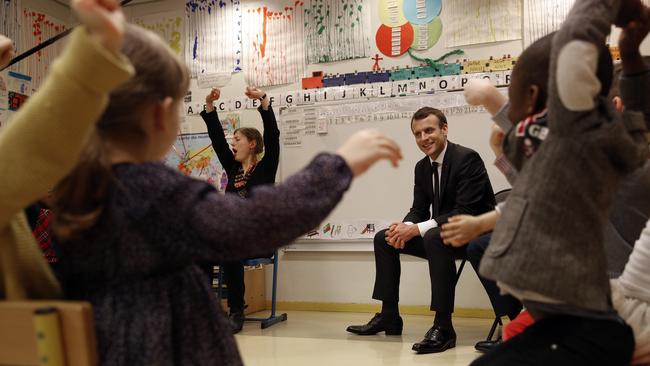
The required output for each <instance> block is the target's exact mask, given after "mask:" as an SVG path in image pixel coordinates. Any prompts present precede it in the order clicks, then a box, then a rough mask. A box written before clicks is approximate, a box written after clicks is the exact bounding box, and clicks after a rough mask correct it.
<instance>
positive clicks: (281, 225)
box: [175, 130, 401, 261]
mask: <svg viewBox="0 0 650 366" xmlns="http://www.w3.org/2000/svg"><path fill="white" fill-rule="evenodd" d="M379 159H388V160H391V161H392V162H393V164H396V163H397V160H399V159H401V154H400V151H399V147H397V145H396V144H395V143H394V142H393V141H392V140H390V139H387V138H386V137H384V136H383V135H382V134H381V133H379V132H378V131H367V130H366V131H360V132H359V133H357V134H355V135H353V136H352V137H351V138H350V139H349V140H348V142H346V144H344V145H343V146H342V147H341V148H340V149H339V150H338V155H332V154H321V155H319V156H317V157H316V158H315V159H314V160H313V161H312V162H311V163H310V164H309V165H308V166H307V167H306V168H305V169H303V170H301V171H299V172H298V173H297V174H295V175H294V176H292V177H290V178H289V179H287V181H286V182H284V183H282V184H280V185H278V186H259V187H255V188H254V189H253V190H252V194H251V196H250V197H249V198H247V199H245V200H242V199H240V198H238V197H237V196H235V195H228V194H226V195H219V194H217V193H216V191H215V190H214V189H213V188H211V187H209V186H207V185H205V184H204V183H200V182H199V183H195V184H193V185H192V186H190V187H187V186H184V187H179V189H181V190H183V191H182V192H181V193H183V194H179V195H178V197H184V198H183V199H182V200H179V202H178V205H179V207H180V209H181V210H182V211H183V212H187V213H188V214H187V215H183V220H184V222H183V224H184V225H187V227H190V228H193V229H194V230H191V231H192V232H193V233H194V235H195V237H193V238H192V240H191V242H193V243H196V245H193V246H192V247H191V248H178V249H175V250H179V251H186V252H185V253H182V252H179V253H177V254H179V255H182V254H186V255H187V254H189V257H190V258H191V259H192V260H193V261H202V260H214V261H219V260H222V259H230V260H232V259H237V258H245V257H246V256H249V255H252V254H256V253H257V254H259V253H263V252H268V251H269V250H270V249H274V248H277V247H279V246H282V245H286V244H289V243H290V242H291V241H292V240H294V239H296V238H297V237H298V236H300V235H302V234H304V233H306V232H307V231H309V230H310V229H312V228H314V227H315V226H317V225H318V224H319V223H320V222H321V221H322V220H323V219H325V217H326V216H327V215H328V214H329V213H330V212H331V211H332V209H334V207H335V206H336V204H337V203H338V202H339V201H340V200H341V198H342V196H343V193H344V192H345V191H346V190H347V188H348V187H349V185H350V181H351V179H352V176H357V175H359V174H362V173H363V172H364V171H365V170H367V169H368V168H369V167H370V166H371V165H373V164H374V163H375V162H376V161H378V160H379ZM175 257H176V256H175Z"/></svg>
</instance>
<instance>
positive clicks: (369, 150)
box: [336, 129, 402, 177]
mask: <svg viewBox="0 0 650 366" xmlns="http://www.w3.org/2000/svg"><path fill="white" fill-rule="evenodd" d="M336 152H337V153H338V154H339V155H340V156H341V157H342V158H343V160H345V162H346V163H347V164H348V166H349V167H350V170H351V171H352V175H353V176H355V177H356V176H358V175H361V174H363V173H364V172H365V171H366V170H368V168H370V167H371V166H372V165H373V164H374V163H376V162H377V161H379V160H382V159H387V160H390V161H391V163H393V166H395V167H396V166H397V162H398V161H399V160H401V159H402V152H401V151H400V148H399V146H397V143H395V141H393V140H391V139H389V138H388V137H386V136H384V134H383V133H381V132H379V130H376V129H366V130H361V131H359V132H357V133H355V134H354V135H352V137H350V138H349V139H348V140H347V141H346V142H345V143H343V145H342V146H341V147H340V148H339V149H338V150H337V151H336Z"/></svg>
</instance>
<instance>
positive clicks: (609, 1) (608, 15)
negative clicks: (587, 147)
mask: <svg viewBox="0 0 650 366" xmlns="http://www.w3.org/2000/svg"><path fill="white" fill-rule="evenodd" d="M621 3H622V2H621V0H578V1H576V3H575V5H574V6H573V8H572V10H571V12H570V13H569V15H568V16H567V19H566V20H565V22H564V24H563V25H562V27H561V29H560V30H559V31H558V32H557V34H556V35H555V37H554V38H553V45H552V49H551V67H550V70H549V97H548V107H549V115H550V122H549V125H550V129H551V131H554V133H556V134H560V135H563V134H566V133H571V132H574V133H575V132H576V131H579V130H583V129H586V128H589V127H593V126H588V125H587V126H579V124H580V123H578V122H579V121H584V123H586V124H596V123H598V122H599V121H598V120H597V118H596V119H595V118H585V112H589V111H592V110H594V109H595V108H596V105H597V102H598V98H597V97H598V95H599V94H600V92H601V88H602V81H603V80H604V78H605V77H609V76H610V75H611V72H612V70H611V59H609V58H607V57H601V56H602V55H601V52H609V51H608V50H607V48H606V47H605V39H606V37H607V35H608V34H609V32H610V30H611V26H612V24H613V23H614V20H615V19H616V17H617V15H618V13H619V10H620V8H621ZM608 61H609V64H610V65H609V67H608V65H607V62H608ZM599 63H600V64H601V65H599ZM599 66H600V67H599ZM599 72H600V74H602V75H599Z"/></svg>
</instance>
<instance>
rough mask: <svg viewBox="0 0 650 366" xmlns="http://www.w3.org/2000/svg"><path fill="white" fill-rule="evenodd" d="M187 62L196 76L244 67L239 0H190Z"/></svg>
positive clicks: (187, 6)
mask: <svg viewBox="0 0 650 366" xmlns="http://www.w3.org/2000/svg"><path fill="white" fill-rule="evenodd" d="M185 22H186V29H187V41H186V42H185V62H186V63H187V65H188V66H189V67H190V72H191V74H192V77H198V76H200V75H211V74H215V73H225V72H240V71H242V9H241V3H240V1H239V0H218V1H217V0H187V1H186V3H185Z"/></svg>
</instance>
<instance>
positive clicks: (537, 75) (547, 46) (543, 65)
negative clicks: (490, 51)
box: [513, 32, 555, 122]
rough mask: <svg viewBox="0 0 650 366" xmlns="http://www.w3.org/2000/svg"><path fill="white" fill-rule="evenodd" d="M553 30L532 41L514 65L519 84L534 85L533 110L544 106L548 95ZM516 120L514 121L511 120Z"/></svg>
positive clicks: (539, 109)
mask: <svg viewBox="0 0 650 366" xmlns="http://www.w3.org/2000/svg"><path fill="white" fill-rule="evenodd" d="M554 35H555V32H553V33H549V34H547V35H545V36H544V37H542V38H540V39H538V40H537V41H535V42H533V43H532V44H531V45H530V46H528V47H526V49H525V50H524V51H523V52H522V53H521V56H519V58H518V59H517V64H516V66H515V68H516V70H517V77H518V78H519V79H520V81H519V85H522V86H525V87H528V86H529V85H536V86H537V87H538V88H539V95H538V96H537V101H536V104H535V111H541V110H542V109H544V108H546V98H547V96H548V73H549V69H550V67H551V45H552V43H553V36H554ZM513 122H516V121H513Z"/></svg>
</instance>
